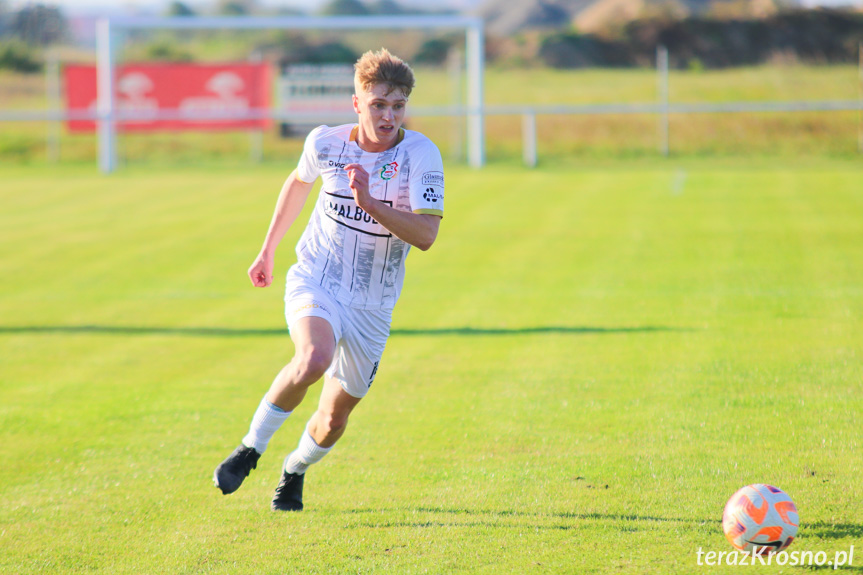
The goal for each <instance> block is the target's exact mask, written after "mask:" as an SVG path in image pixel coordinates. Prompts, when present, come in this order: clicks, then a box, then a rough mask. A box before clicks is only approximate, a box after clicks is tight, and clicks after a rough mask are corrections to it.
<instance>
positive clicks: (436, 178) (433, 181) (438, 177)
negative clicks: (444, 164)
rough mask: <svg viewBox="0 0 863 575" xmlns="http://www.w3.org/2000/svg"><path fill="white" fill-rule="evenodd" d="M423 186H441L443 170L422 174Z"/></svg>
mask: <svg viewBox="0 0 863 575" xmlns="http://www.w3.org/2000/svg"><path fill="white" fill-rule="evenodd" d="M423 185H424V186H440V187H443V172H426V173H424V174H423Z"/></svg>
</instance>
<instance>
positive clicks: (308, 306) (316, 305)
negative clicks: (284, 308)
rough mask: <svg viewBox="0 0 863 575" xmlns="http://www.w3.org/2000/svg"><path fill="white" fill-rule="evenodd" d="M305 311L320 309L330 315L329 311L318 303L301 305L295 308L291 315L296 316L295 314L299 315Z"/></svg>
mask: <svg viewBox="0 0 863 575" xmlns="http://www.w3.org/2000/svg"><path fill="white" fill-rule="evenodd" d="M307 309H320V310H322V311H324V312H326V313H330V310H328V309H327V306H325V305H324V304H321V303H318V302H311V303H306V304H302V305H301V306H299V307H297V308H295V309H294V311H293V314H294V315H296V314H298V313H300V312H301V311H305V310H307Z"/></svg>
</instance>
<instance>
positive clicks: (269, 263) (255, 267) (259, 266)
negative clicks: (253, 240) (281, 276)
mask: <svg viewBox="0 0 863 575" xmlns="http://www.w3.org/2000/svg"><path fill="white" fill-rule="evenodd" d="M249 279H250V280H252V285H253V286H255V287H267V286H268V285H270V284H271V283H273V260H272V259H268V258H264V257H260V256H259V257H258V259H256V260H255V263H253V264H252V267H250V268H249Z"/></svg>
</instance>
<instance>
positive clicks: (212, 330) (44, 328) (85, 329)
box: [0, 324, 690, 337]
mask: <svg viewBox="0 0 863 575" xmlns="http://www.w3.org/2000/svg"><path fill="white" fill-rule="evenodd" d="M680 331H690V330H689V329H688V328H679V327H666V326H651V325H648V326H632V327H627V326H621V327H597V326H537V327H512V328H505V327H432V328H398V327H397V328H393V329H392V330H391V331H390V336H392V337H414V336H427V337H434V336H463V337H484V336H512V335H536V334H572V335H591V334H600V335H601V334H626V333H652V332H680ZM0 334H53V335H74V334H86V335H90V334H95V335H124V336H139V335H142V336H143V335H157V336H159V335H168V336H180V337H270V336H286V335H287V329H285V328H229V327H192V326H190V327H159V326H122V325H94V324H86V325H30V326H27V325H24V326H0Z"/></svg>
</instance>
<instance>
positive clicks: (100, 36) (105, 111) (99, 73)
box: [96, 18, 117, 174]
mask: <svg viewBox="0 0 863 575" xmlns="http://www.w3.org/2000/svg"><path fill="white" fill-rule="evenodd" d="M96 60H97V61H96V93H97V97H96V108H97V110H98V115H99V120H98V124H99V168H100V169H101V170H102V172H103V173H106V174H110V173H111V172H113V171H114V170H115V169H116V168H117V123H116V117H115V98H114V46H113V41H112V38H111V21H110V20H109V19H108V18H101V19H100V20H99V21H98V22H96Z"/></svg>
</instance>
